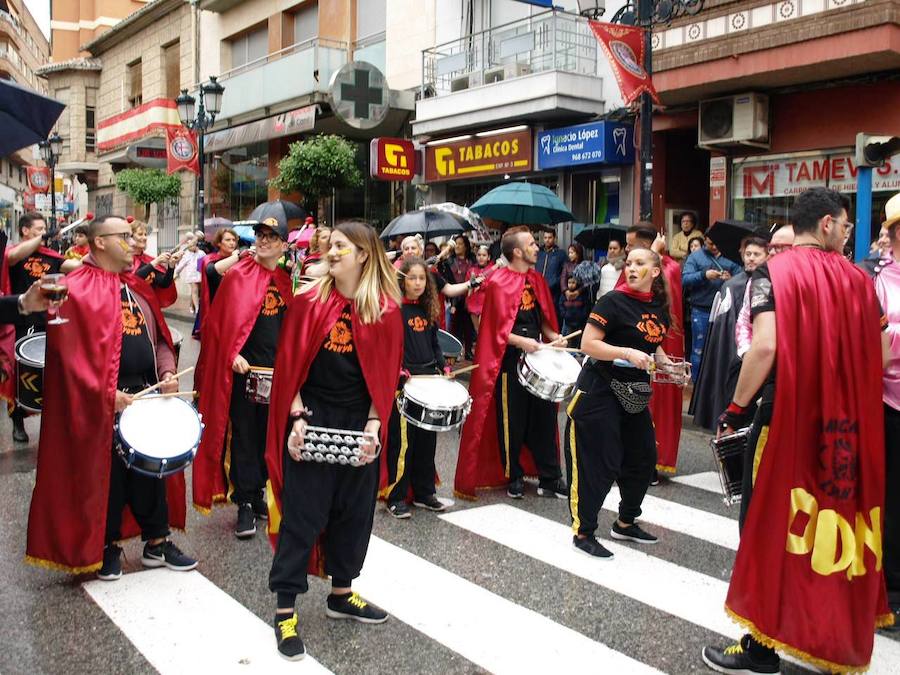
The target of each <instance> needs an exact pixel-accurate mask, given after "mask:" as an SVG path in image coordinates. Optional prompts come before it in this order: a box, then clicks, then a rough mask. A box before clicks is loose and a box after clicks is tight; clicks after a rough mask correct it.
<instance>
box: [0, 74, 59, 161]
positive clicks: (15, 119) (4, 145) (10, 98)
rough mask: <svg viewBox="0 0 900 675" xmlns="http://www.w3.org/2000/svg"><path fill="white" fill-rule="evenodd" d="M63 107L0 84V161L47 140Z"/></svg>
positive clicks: (3, 82)
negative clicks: (1, 130)
mask: <svg viewBox="0 0 900 675" xmlns="http://www.w3.org/2000/svg"><path fill="white" fill-rule="evenodd" d="M65 107H66V106H65V105H64V104H63V103H60V102H59V101H57V100H56V99H52V98H48V97H46V96H42V95H41V94H39V93H37V92H36V91H34V90H32V89H29V88H28V87H23V86H22V85H20V84H16V83H15V82H10V81H9V80H0V129H3V133H2V134H0V157H5V156H6V155H10V154H12V153H14V152H15V151H16V150H21V149H22V148H27V147H28V146H29V145H34V144H35V143H39V142H40V141H45V140H47V136H48V135H49V134H50V131H51V130H52V129H53V125H54V124H56V120H58V119H59V116H60V115H62V111H63V109H64V108H65Z"/></svg>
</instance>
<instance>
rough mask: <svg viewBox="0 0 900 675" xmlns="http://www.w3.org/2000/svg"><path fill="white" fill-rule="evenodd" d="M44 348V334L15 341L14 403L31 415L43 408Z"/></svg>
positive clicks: (45, 337) (45, 335)
mask: <svg viewBox="0 0 900 675" xmlns="http://www.w3.org/2000/svg"><path fill="white" fill-rule="evenodd" d="M46 347H47V334H46V333H32V334H31V335H25V336H24V337H21V338H19V339H18V340H16V403H18V404H19V405H20V406H22V407H23V408H24V409H25V410H27V411H28V412H32V413H39V412H41V410H42V408H43V403H44V351H45V349H46Z"/></svg>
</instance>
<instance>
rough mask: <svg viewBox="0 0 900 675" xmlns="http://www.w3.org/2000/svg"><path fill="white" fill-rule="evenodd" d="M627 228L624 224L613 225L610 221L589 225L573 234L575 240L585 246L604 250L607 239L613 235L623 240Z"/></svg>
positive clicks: (607, 242)
mask: <svg viewBox="0 0 900 675" xmlns="http://www.w3.org/2000/svg"><path fill="white" fill-rule="evenodd" d="M627 229H628V228H627V227H625V226H624V225H613V224H612V223H604V224H602V225H591V226H590V227H586V228H584V229H583V230H582V231H581V232H579V233H578V234H577V235H575V241H577V242H578V243H579V244H581V245H582V246H584V247H585V248H592V249H594V250H604V249H606V248H607V247H608V246H609V240H610V239H611V238H612V237H613V236H615V235H618V237H619V239H621V240H622V241H624V240H625V231H626V230H627Z"/></svg>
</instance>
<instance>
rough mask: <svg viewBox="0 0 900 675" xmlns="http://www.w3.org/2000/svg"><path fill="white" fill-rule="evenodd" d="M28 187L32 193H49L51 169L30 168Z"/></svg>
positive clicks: (41, 167)
mask: <svg viewBox="0 0 900 675" xmlns="http://www.w3.org/2000/svg"><path fill="white" fill-rule="evenodd" d="M26 171H27V173H28V187H30V188H31V191H32V192H48V191H49V190H50V169H49V168H47V167H46V166H29V167H27V169H26Z"/></svg>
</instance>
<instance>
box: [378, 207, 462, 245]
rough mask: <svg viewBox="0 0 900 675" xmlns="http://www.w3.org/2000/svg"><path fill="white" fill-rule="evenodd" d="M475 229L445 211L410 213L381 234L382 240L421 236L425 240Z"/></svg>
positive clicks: (396, 220)
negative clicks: (404, 236)
mask: <svg viewBox="0 0 900 675" xmlns="http://www.w3.org/2000/svg"><path fill="white" fill-rule="evenodd" d="M471 229H473V227H472V224H471V223H470V222H468V221H467V220H465V219H464V218H462V217H459V216H456V215H454V214H452V213H447V212H445V211H410V212H409V213H404V214H403V215H402V216H397V217H396V218H394V219H393V220H392V221H391V222H390V223H388V226H387V227H386V228H384V230H383V231H382V232H381V238H382V239H390V238H391V237H399V236H401V235H409V234H421V235H422V236H423V237H425V239H431V238H432V237H442V236H446V235H449V234H459V233H461V232H465V231H466V230H471Z"/></svg>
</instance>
